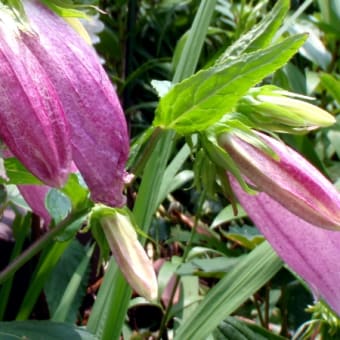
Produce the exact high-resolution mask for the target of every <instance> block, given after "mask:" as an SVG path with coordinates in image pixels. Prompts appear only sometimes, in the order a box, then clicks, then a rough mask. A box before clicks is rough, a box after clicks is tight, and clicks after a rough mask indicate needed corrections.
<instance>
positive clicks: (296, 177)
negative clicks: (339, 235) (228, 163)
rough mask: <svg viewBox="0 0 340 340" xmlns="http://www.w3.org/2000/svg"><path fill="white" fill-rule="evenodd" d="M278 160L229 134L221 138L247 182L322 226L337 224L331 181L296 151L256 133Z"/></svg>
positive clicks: (338, 205)
mask: <svg viewBox="0 0 340 340" xmlns="http://www.w3.org/2000/svg"><path fill="white" fill-rule="evenodd" d="M259 136H261V138H262V139H263V140H264V142H265V143H266V144H267V145H268V146H269V147H270V148H272V149H273V150H274V152H275V153H276V154H277V155H278V156H279V158H280V159H279V161H277V160H275V159H273V158H271V157H270V156H268V155H267V154H265V153H264V152H263V151H262V150H260V149H258V148H256V147H254V146H252V145H250V144H248V143H246V142H245V141H243V140H241V139H240V138H238V137H235V136H233V135H230V134H228V135H226V136H223V137H222V138H221V144H222V145H223V147H224V148H225V149H226V150H227V152H228V153H229V154H230V155H231V157H232V158H233V160H234V161H235V163H236V164H237V165H238V167H239V168H240V170H241V172H242V174H244V175H245V176H246V177H247V178H248V179H249V181H250V182H251V183H252V184H254V185H255V186H256V188H257V189H258V190H259V191H263V192H266V193H267V194H268V195H270V196H271V197H272V198H273V199H274V200H276V201H278V202H280V203H281V204H282V205H283V206H285V207H286V208H287V209H288V210H290V211H291V212H293V213H294V214H296V215H298V216H300V217H301V218H303V219H304V220H306V221H308V222H310V223H312V224H314V225H317V226H319V227H322V228H328V229H335V228H339V227H340V195H339V193H338V191H337V190H336V188H335V187H334V186H333V184H332V183H331V182H330V181H328V180H327V179H326V178H325V177H324V176H323V175H322V174H321V173H320V172H319V171H318V170H317V169H316V168H315V167H314V166H312V165H311V164H310V163H309V162H308V161H306V160H305V159H304V158H303V157H302V156H300V155H299V154H298V153H297V152H296V151H294V150H293V149H291V148H289V147H288V146H287V145H285V144H283V143H281V142H280V141H278V140H275V139H273V138H270V137H268V136H266V135H264V134H259Z"/></svg>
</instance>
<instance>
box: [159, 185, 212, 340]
mask: <svg viewBox="0 0 340 340" xmlns="http://www.w3.org/2000/svg"><path fill="white" fill-rule="evenodd" d="M205 197H206V191H205V190H203V191H202V192H201V195H200V199H199V201H198V211H197V214H196V216H195V223H194V226H193V228H192V229H191V233H190V238H189V241H188V243H187V245H186V247H185V249H184V253H183V256H182V260H181V263H184V262H185V261H186V260H187V257H188V255H189V251H190V248H191V245H192V243H193V241H194V237H195V234H196V229H197V226H198V221H199V219H200V216H201V212H202V207H203V203H204V200H205ZM180 281H181V278H180V277H179V276H178V275H177V276H176V281H175V284H174V287H173V289H172V291H171V296H170V300H169V305H168V307H167V309H166V311H165V314H164V316H163V318H162V322H161V325H160V327H159V336H158V339H161V338H162V336H163V333H164V332H165V331H166V325H167V323H168V319H169V315H170V311H171V308H172V305H173V299H174V297H175V293H176V290H177V288H178V286H179V283H180Z"/></svg>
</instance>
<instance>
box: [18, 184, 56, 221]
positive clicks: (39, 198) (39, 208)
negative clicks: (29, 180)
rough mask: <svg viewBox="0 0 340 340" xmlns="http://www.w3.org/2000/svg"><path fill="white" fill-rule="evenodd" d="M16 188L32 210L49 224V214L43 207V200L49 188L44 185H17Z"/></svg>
mask: <svg viewBox="0 0 340 340" xmlns="http://www.w3.org/2000/svg"><path fill="white" fill-rule="evenodd" d="M18 189H19V191H20V193H21V195H22V196H23V198H24V199H25V201H26V202H27V204H28V205H29V206H30V207H31V209H32V211H33V212H34V213H35V214H37V215H38V216H40V217H41V218H42V219H43V220H44V221H45V223H46V225H49V224H50V222H51V215H50V214H49V212H48V211H47V209H46V207H45V200H46V195H47V193H48V191H49V190H50V189H51V188H50V187H48V186H46V185H18Z"/></svg>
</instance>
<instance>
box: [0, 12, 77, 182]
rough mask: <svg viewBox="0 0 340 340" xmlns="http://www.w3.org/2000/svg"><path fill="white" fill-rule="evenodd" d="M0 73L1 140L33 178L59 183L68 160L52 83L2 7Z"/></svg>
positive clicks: (64, 127)
mask: <svg viewBox="0 0 340 340" xmlns="http://www.w3.org/2000/svg"><path fill="white" fill-rule="evenodd" d="M0 78H1V83H0V120H1V124H0V138H1V140H2V141H3V142H4V143H5V144H6V145H7V146H8V148H9V149H10V151H11V152H12V153H13V154H14V155H15V156H16V157H17V158H18V159H19V160H20V161H21V162H22V163H23V164H24V165H25V166H26V167H27V168H28V170H30V171H31V172H32V173H33V174H34V175H35V176H36V177H38V178H39V179H41V180H42V181H43V182H45V183H46V184H48V185H51V186H61V185H62V184H63V183H64V182H65V180H66V178H67V175H68V167H69V165H70V162H71V148H70V138H69V133H68V127H67V124H66V122H65V117H64V112H63V109H62V106H61V104H60V102H59V98H58V96H57V93H56V91H55V89H54V86H53V85H52V83H51V82H50V80H49V78H48V76H47V75H46V73H45V71H44V70H43V68H42V67H41V65H40V63H39V62H38V60H37V59H36V57H35V56H34V55H33V54H32V53H31V51H30V50H29V49H28V48H27V46H26V45H25V44H24V42H23V41H22V39H21V37H20V34H19V31H18V29H17V27H16V23H15V20H14V19H13V18H12V17H11V15H10V13H9V12H7V11H6V10H5V9H4V8H1V16H0Z"/></svg>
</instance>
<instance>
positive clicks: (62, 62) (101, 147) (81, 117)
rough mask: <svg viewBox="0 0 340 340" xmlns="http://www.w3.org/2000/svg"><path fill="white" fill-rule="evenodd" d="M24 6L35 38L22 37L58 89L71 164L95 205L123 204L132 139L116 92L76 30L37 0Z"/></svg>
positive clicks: (29, 35)
mask: <svg viewBox="0 0 340 340" xmlns="http://www.w3.org/2000/svg"><path fill="white" fill-rule="evenodd" d="M24 7H25V11H26V13H27V16H28V18H29V20H30V23H31V26H32V29H33V31H34V32H35V34H33V35H32V34H23V38H24V41H25V43H26V44H27V45H28V46H29V48H30V50H31V51H32V52H33V54H34V55H35V56H36V58H37V59H38V60H39V62H40V63H41V65H42V66H43V67H44V69H45V70H46V72H47V73H48V76H49V78H50V79H51V81H52V83H53V84H54V85H55V88H56V89H57V93H58V95H59V98H60V100H61V102H62V105H63V108H64V111H65V114H66V118H67V120H68V122H69V124H70V130H71V144H72V157H73V161H74V162H75V164H76V166H77V168H78V169H79V171H80V173H81V174H82V176H83V177H84V180H85V182H86V183H87V185H88V187H89V189H90V191H91V196H92V199H93V200H94V201H98V202H103V203H105V204H108V205H113V206H121V205H123V204H124V202H125V200H124V197H123V195H122V189H123V185H124V183H123V177H124V175H125V171H124V168H125V163H126V160H127V157H128V152H129V138H128V132H127V126H126V121H125V117H124V114H123V111H122V108H121V106H120V103H119V100H118V97H117V95H116V93H115V90H114V88H113V86H112V84H111V82H110V80H109V79H108V77H107V75H106V73H105V71H104V69H103V68H102V66H101V64H100V61H99V60H98V57H97V55H96V53H95V51H94V50H93V48H92V47H91V46H89V45H88V44H87V43H86V42H85V41H84V40H83V39H82V38H81V37H80V36H79V35H78V33H77V32H76V31H74V30H73V29H72V27H70V26H69V25H68V24H67V23H66V22H65V21H64V20H63V19H61V18H60V17H58V16H57V15H55V14H54V13H52V12H51V11H50V10H49V9H47V8H45V7H44V6H43V5H41V4H39V3H38V2H36V1H25V2H24Z"/></svg>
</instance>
